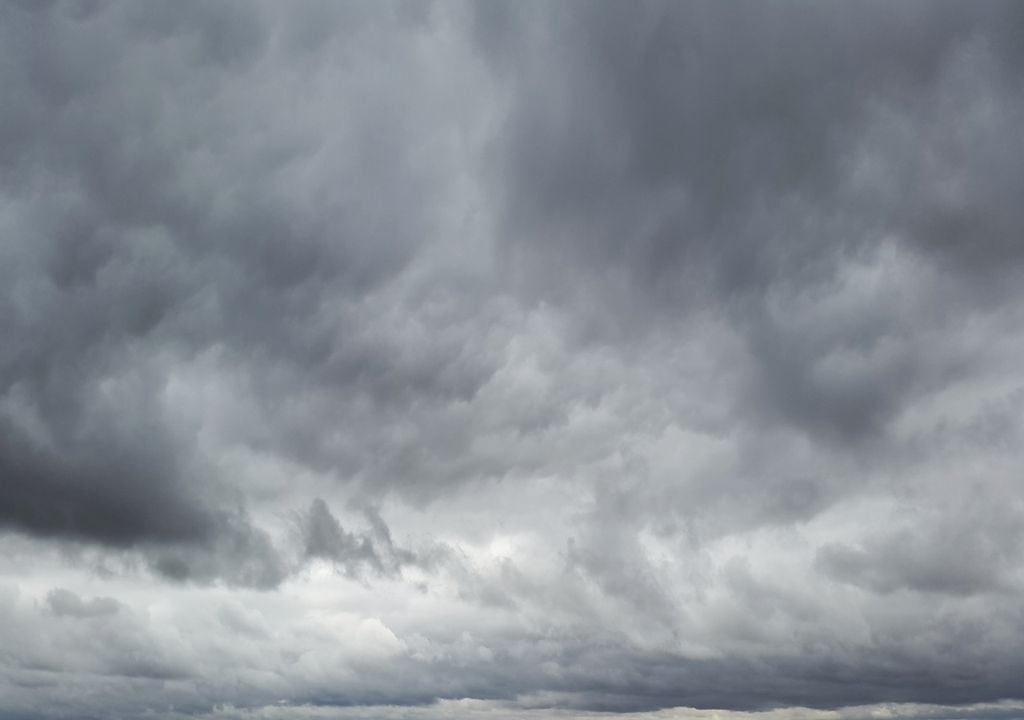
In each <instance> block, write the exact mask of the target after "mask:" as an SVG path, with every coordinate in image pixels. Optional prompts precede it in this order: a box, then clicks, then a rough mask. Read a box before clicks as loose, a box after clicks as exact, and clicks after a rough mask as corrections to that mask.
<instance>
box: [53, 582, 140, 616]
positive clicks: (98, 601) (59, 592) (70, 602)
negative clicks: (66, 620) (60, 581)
mask: <svg viewBox="0 0 1024 720" xmlns="http://www.w3.org/2000/svg"><path fill="white" fill-rule="evenodd" d="M46 602H47V604H48V605H49V606H50V610H52V611H53V613H54V614H55V615H67V616H70V617H77V618H92V617H103V616H104V615H113V614H115V613H116V612H117V611H118V610H119V609H120V608H121V603H119V602H118V601H117V600H115V599H114V598H111V597H94V598H92V599H91V600H88V601H86V600H83V599H82V598H80V597H79V596H78V595H76V594H75V593H73V592H72V591H70V590H66V589H64V588H54V589H53V590H51V591H50V592H49V593H48V594H47V595H46Z"/></svg>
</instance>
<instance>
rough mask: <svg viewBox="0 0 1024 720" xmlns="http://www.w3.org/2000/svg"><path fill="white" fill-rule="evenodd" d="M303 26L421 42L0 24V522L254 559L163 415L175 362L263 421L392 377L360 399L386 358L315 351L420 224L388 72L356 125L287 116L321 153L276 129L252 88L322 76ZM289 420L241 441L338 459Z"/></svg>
mask: <svg viewBox="0 0 1024 720" xmlns="http://www.w3.org/2000/svg"><path fill="white" fill-rule="evenodd" d="M307 11H308V12H309V13H313V14H317V13H318V14H319V15H321V16H323V17H322V20H323V22H324V23H326V24H327V26H328V27H330V28H332V29H331V33H332V35H335V39H336V40H339V39H340V40H344V39H345V36H346V35H347V34H349V33H352V34H353V35H356V34H363V35H365V36H369V37H370V38H371V39H370V40H365V39H364V40H361V41H360V42H370V43H372V42H374V41H373V39H372V36H374V35H375V34H376V33H380V32H382V31H383V30H386V29H387V28H388V27H391V26H392V23H395V24H397V27H398V29H399V32H408V33H409V34H410V37H412V36H414V35H415V32H416V27H417V25H416V23H415V22H413V19H411V18H407V17H405V15H402V14H398V15H394V14H393V13H392V11H391V9H390V8H381V9H379V10H378V9H372V8H369V7H356V6H345V7H341V6H333V5H322V6H320V5H314V4H308V5H307V6H306V7H305V9H304V11H303V12H301V13H296V14H294V16H293V14H290V13H284V14H282V15H281V17H279V18H277V20H278V21H280V22H276V23H275V21H274V19H273V18H271V17H270V15H272V14H273V13H270V12H264V11H262V10H260V9H259V8H254V7H251V6H248V7H246V6H243V5H240V4H237V3H234V4H232V3H217V4H214V5H208V4H204V3H187V4H183V5H181V6H176V7H175V8H173V9H171V8H170V7H162V6H150V7H141V6H131V5H110V4H105V3H98V4H88V3H84V4H79V3H55V4H51V5H45V6H44V5H39V6H22V5H15V4H10V5H7V6H6V7H5V8H3V10H2V11H0V12H2V13H3V18H4V22H3V25H4V30H3V36H4V39H3V50H2V53H3V56H4V62H3V64H2V66H3V67H2V70H0V73H2V78H3V79H2V82H3V84H4V87H5V96H6V100H5V102H4V104H3V109H2V110H0V137H2V140H0V146H2V147H3V148H4V150H3V153H4V155H3V162H2V165H0V175H2V178H3V187H4V197H5V199H6V204H5V211H4V230H3V232H4V237H5V242H4V245H3V248H2V266H3V268H2V270H0V276H2V281H3V287H4V290H3V291H2V293H3V294H2V296H0V333H2V335H3V336H4V337H5V338H6V339H7V341H6V342H5V343H4V345H3V349H2V350H0V391H2V392H3V393H4V394H5V395H6V397H7V398H8V400H9V403H10V404H9V409H10V412H9V413H8V414H7V415H5V417H4V418H3V419H2V422H3V433H2V437H3V444H2V448H0V482H2V483H3V486H2V487H3V493H4V497H5V502H4V503H3V504H2V509H0V523H2V524H3V525H4V526H7V527H10V528H14V529H17V530H20V531H26V532H30V533H33V534H36V535H39V536H41V537H58V538H65V539H73V538H82V539H86V540H92V541H96V542H100V543H104V544H108V545H111V546H117V547H126V546H139V545H166V544H178V543H185V544H186V545H188V544H198V545H205V546H208V547H214V546H216V547H219V548H233V549H231V550H224V551H223V552H222V551H221V550H214V551H212V552H213V555H220V554H223V553H227V555H233V554H235V552H236V550H237V552H238V553H242V554H244V553H247V552H257V553H263V552H264V550H263V548H264V547H265V546H266V541H265V540H262V539H259V538H260V537H261V536H260V531H259V530H258V529H256V528H247V527H246V524H247V523H248V520H247V519H246V517H245V515H244V513H243V514H239V513H236V512H235V511H234V509H233V506H234V505H235V504H236V503H237V502H238V497H237V496H236V495H235V490H234V489H232V486H234V485H236V483H235V480H236V479H225V478H223V477H215V475H214V473H212V472H211V471H210V469H209V467H205V466H203V463H204V460H203V458H201V457H198V456H197V455H196V453H197V447H196V439H195V437H194V436H192V437H190V435H189V433H188V432H187V431H186V432H184V433H182V432H180V429H179V428H176V427H174V425H173V422H172V421H171V420H169V419H168V418H166V416H165V407H166V405H165V403H164V401H163V400H162V397H164V396H165V393H166V391H167V387H168V383H169V382H170V381H171V373H172V372H173V371H174V370H175V368H176V367H177V366H179V364H180V363H182V362H189V361H193V360H195V359H196V357H197V355H198V354H200V353H204V352H217V353H223V356H224V362H225V364H227V365H230V364H232V363H236V365H235V371H236V372H237V373H238V374H239V375H240V376H241V378H242V380H243V381H246V380H248V379H249V378H254V379H253V380H252V382H253V383H254V386H256V387H254V390H255V391H256V392H258V393H259V394H258V395H257V396H256V397H255V407H256V408H257V412H263V411H266V412H267V413H268V415H267V416H268V417H272V413H270V412H269V411H270V408H272V407H280V405H281V403H282V402H283V401H284V400H285V399H286V398H295V397H296V396H297V395H302V394H305V395H308V394H309V393H308V390H305V389H303V388H300V387H299V386H300V385H308V384H309V383H312V384H313V385H321V386H324V387H330V388H333V390H331V392H342V390H343V389H344V388H346V387H355V390H354V391H352V392H362V391H363V390H365V391H366V392H368V393H369V394H370V395H371V397H373V396H378V395H381V396H389V395H390V396H393V395H394V390H393V389H392V388H391V387H388V386H386V385H387V382H399V383H400V382H405V380H403V378H400V377H396V378H393V380H392V379H391V378H388V379H386V382H385V386H383V387H378V386H377V385H378V384H379V381H378V380H377V379H374V378H373V377H370V376H368V375H367V372H376V371H374V370H373V368H375V367H379V366H381V365H382V364H383V363H384V362H386V361H387V358H385V357H383V356H375V355H374V353H375V352H376V351H375V350H374V349H373V348H370V349H368V350H365V351H361V350H359V349H358V348H357V347H351V348H350V347H347V345H345V343H344V342H343V346H342V348H341V349H340V350H336V349H335V348H334V347H332V346H334V345H335V344H336V343H337V338H338V337H339V336H340V337H342V338H346V336H348V335H352V336H358V335H359V334H360V333H361V332H362V331H361V329H360V328H358V327H355V328H346V327H344V320H343V319H332V318H327V317H324V313H325V312H328V311H333V309H343V308H344V306H345V305H346V303H351V301H352V299H353V298H358V297H360V295H361V293H365V292H367V291H369V290H371V289H372V288H373V287H375V286H376V285H377V284H379V283H380V282H381V281H382V280H383V279H386V278H388V277H390V276H392V275H393V274H394V273H395V272H397V271H398V270H400V269H401V268H402V267H403V266H404V264H405V263H406V262H407V260H408V258H409V257H410V256H411V253H412V252H413V250H414V248H415V246H416V244H417V243H418V242H420V241H421V237H420V235H421V234H423V233H424V228H425V227H426V226H427V225H429V223H430V217H429V212H428V211H427V210H424V209H423V208H424V205H423V203H424V202H425V201H426V198H427V197H428V196H429V195H430V190H429V188H428V186H427V182H428V178H429V173H430V172H432V170H431V169H430V168H429V167H419V168H417V167H412V166H411V165H410V164H409V161H408V160H407V155H408V154H409V153H411V152H412V151H414V150H415V149H416V148H415V147H414V145H415V143H416V142H417V138H416V134H415V132H413V129H414V128H413V126H412V125H411V123H412V120H411V118H410V117H409V115H408V114H407V113H403V112H401V105H402V103H403V102H406V100H405V96H406V92H405V87H404V85H403V84H402V83H404V79H401V78H398V77H392V78H391V79H388V78H386V77H384V76H381V77H380V79H381V80H382V81H383V82H384V83H388V82H390V83H391V85H392V87H391V88H390V89H388V88H384V87H380V88H375V89H374V92H373V93H371V94H369V95H366V96H365V97H363V98H362V99H361V100H360V101H359V106H358V112H355V111H353V108H352V107H349V105H348V103H347V101H343V100H339V101H338V104H337V105H335V104H334V102H333V101H332V100H331V98H330V97H329V96H321V97H319V98H318V101H319V102H320V103H321V106H322V107H321V108H320V111H319V112H318V111H317V110H316V109H315V108H312V109H311V108H308V107H307V108H306V113H307V114H306V115H305V116H304V117H307V118H313V121H315V122H320V123H327V126H328V127H330V126H335V127H337V128H338V129H339V132H338V134H337V136H336V137H335V138H333V139H332V138H329V137H324V136H323V135H322V134H321V133H322V132H323V130H325V129H326V128H324V127H315V128H309V127H305V126H304V125H303V121H302V118H300V117H299V116H298V115H296V116H294V117H288V116H287V114H281V113H277V112H274V111H276V110H277V109H278V108H280V107H281V106H282V104H283V105H286V106H287V105H289V104H291V105H294V106H295V107H296V108H297V107H298V106H299V105H301V104H302V99H301V97H291V98H288V97H278V96H276V95H274V94H273V93H271V92H269V91H268V89H269V88H270V87H271V84H273V83H277V84H280V85H281V86H282V87H287V86H289V85H290V84H292V83H295V82H296V79H297V78H299V77H308V76H309V74H310V73H315V72H322V71H323V65H322V64H320V63H319V62H318V60H317V59H316V58H315V57H314V58H310V57H304V56H303V55H302V53H304V52H306V51H307V50H308V49H309V48H308V43H307V42H306V40H304V39H303V38H304V37H305V34H307V33H308V32H310V31H311V30H312V28H313V26H315V25H316V24H317V23H315V22H312V23H311V22H310V19H311V17H313V15H311V14H307ZM314 11H315V12H314ZM394 41H395V40H394V39H391V40H389V42H394ZM353 45H356V42H355V41H353ZM364 72H366V68H364V67H362V66H359V67H355V68H351V69H350V70H348V71H346V70H345V69H343V68H342V69H339V75H338V76H336V79H342V80H343V79H344V78H345V77H346V76H348V77H349V79H350V82H351V84H352V85H354V86H355V89H354V90H353V92H354V93H355V94H356V95H358V94H359V92H360V90H359V87H358V86H359V84H360V83H362V82H364V80H363V77H362V75H361V74H362V73H364ZM374 72H376V70H374ZM264 83H266V84H264ZM300 92H301V90H300ZM321 162H322V163H323V164H321ZM352 344H353V345H354V344H355V343H352ZM382 352H385V353H386V352H387V350H386V349H383V350H382ZM360 353H361V356H362V357H363V358H364V359H363V360H362V361H359V360H358V357H356V356H359V355H360ZM367 353H370V354H369V355H368V354H367ZM346 358H354V359H351V360H347V359H346ZM410 372H413V373H415V372H417V370H416V369H415V368H413V369H411V370H410ZM426 372H428V373H432V372H433V371H432V370H430V369H427V370H426ZM409 382H413V383H417V382H422V383H425V384H427V385H429V384H430V383H432V382H434V381H433V379H432V378H430V377H424V378H422V379H418V378H412V379H411V380H409ZM360 388H363V390H360ZM264 403H266V405H264ZM313 413H315V408H310V409H309V415H308V417H309V418H313ZM285 422H287V421H285ZM301 422H302V424H301V425H299V426H296V427H291V428H289V427H287V426H285V427H271V428H269V429H268V432H264V433H260V432H259V431H258V430H257V431H254V432H251V433H249V434H248V435H247V436H246V437H243V438H241V441H242V442H245V443H250V444H252V445H261V444H264V443H269V445H270V449H271V450H273V451H280V452H284V453H290V454H293V455H296V456H298V457H299V458H300V461H301V462H304V463H310V464H313V465H316V466H319V467H324V466H330V465H332V464H334V463H336V462H337V457H336V456H334V455H332V454H330V453H329V452H326V451H324V450H322V449H320V447H318V435H319V433H317V432H311V431H310V428H309V427H308V426H307V425H306V423H307V422H308V419H307V417H303V418H302V420H301ZM313 422H314V423H316V422H319V419H314V420H313ZM260 423H270V424H271V425H272V424H273V422H272V421H270V420H266V421H261V420H260V419H254V420H253V422H252V424H260ZM243 502H244V500H243ZM186 565H188V564H187V563H185V562H184V560H183V559H182V558H180V557H178V556H177V555H174V553H172V556H162V557H161V559H160V560H159V561H158V562H157V563H156V566H157V567H158V568H159V569H160V570H161V572H164V573H165V574H168V575H171V576H175V577H178V576H181V577H185V576H188V577H193V576H195V575H196V572H197V571H196V569H195V568H191V569H188V568H187V567H186ZM214 572H215V573H219V571H214ZM268 572H269V571H268ZM199 574H200V575H204V574H208V572H207V571H200V572H199ZM257 575H258V576H260V577H264V576H266V577H274V576H275V573H274V572H270V574H269V575H266V573H263V572H262V571H261V572H259V573H257ZM261 582H262V581H261Z"/></svg>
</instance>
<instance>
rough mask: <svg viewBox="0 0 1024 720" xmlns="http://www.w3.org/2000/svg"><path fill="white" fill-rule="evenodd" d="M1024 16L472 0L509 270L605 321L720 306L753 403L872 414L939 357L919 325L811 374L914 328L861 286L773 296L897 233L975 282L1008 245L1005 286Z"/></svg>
mask: <svg viewBox="0 0 1024 720" xmlns="http://www.w3.org/2000/svg"><path fill="white" fill-rule="evenodd" d="M1021 23H1022V18H1021V14H1020V11H1019V8H1018V7H1017V6H1016V5H1014V4H1013V3H978V4H972V5H967V4H963V3H959V4H957V3H914V2H911V3H901V4H900V5H899V6H893V5H892V4H890V3H858V4H853V3H847V4H840V5H833V6H823V5H820V4H815V3H801V2H774V3H753V2H751V3H744V2H737V3H726V4H721V3H687V4H683V5H680V4H675V3H641V4H639V5H615V4H605V3H597V4H593V3H579V4H571V3H570V4H561V5H559V6H558V7H551V6H549V5H546V4H543V3H522V4H518V5H516V6H509V5H498V6H495V7H484V8H480V10H479V12H478V13H477V22H476V32H477V41H478V43H479V45H480V47H481V51H482V52H483V53H484V55H485V56H486V57H488V58H489V60H490V62H491V63H492V65H493V67H494V68H495V70H496V73H497V75H498V76H499V77H500V78H501V79H502V81H503V82H504V83H506V84H507V85H508V86H509V87H510V88H511V90H510V92H511V93H513V96H514V98H515V101H514V102H512V103H511V104H510V111H509V114H508V117H507V120H506V124H505V126H504V128H503V132H502V136H501V138H500V140H499V141H498V142H497V144H496V146H495V148H494V150H493V155H492V158H491V162H492V167H493V169H494V171H493V183H494V187H495V188H496V190H497V192H498V193H499V194H500V196H501V197H503V199H504V200H503V204H502V207H503V220H504V221H503V224H502V226H501V231H502V233H503V236H504V238H505V240H506V242H507V252H508V254H509V256H510V258H511V259H512V260H513V261H515V264H517V265H518V266H519V267H521V271H520V276H521V278H523V279H522V280H521V281H520V282H522V283H523V284H525V286H526V287H527V288H529V291H530V292H538V291H539V292H543V293H546V294H548V295H549V296H553V297H556V298H557V297H562V298H568V299H569V300H570V301H574V302H576V303H577V304H578V306H579V307H580V308H582V315H583V317H584V318H585V322H589V323H590V324H592V325H593V324H594V323H597V327H603V328H607V327H608V322H607V320H606V319H605V318H600V317H598V319H596V320H595V319H593V318H592V317H590V316H592V315H597V316H600V315H602V314H603V315H608V314H611V315H612V316H620V317H623V318H624V322H622V321H620V323H619V328H617V329H616V332H621V329H622V328H626V329H628V330H629V331H631V332H635V331H636V330H637V329H638V328H649V329H652V330H653V331H654V332H658V331H659V329H660V328H662V327H664V323H665V322H667V321H668V320H669V319H670V318H672V317H678V316H679V314H680V313H686V312H688V311H692V310H693V309H694V308H703V307H707V306H711V307H720V308H722V309H723V310H724V311H725V312H728V313H731V314H732V315H733V316H734V318H735V322H736V324H737V326H738V328H739V330H740V332H742V333H743V334H744V335H745V336H746V337H747V338H748V341H749V351H750V353H751V356H752V357H751V360H752V366H751V372H752V373H753V378H752V382H753V383H754V385H756V386H757V387H756V390H755V392H754V394H753V398H752V401H753V403H754V405H759V406H761V408H762V409H764V410H765V411H766V412H767V414H768V415H769V417H774V419H783V420H785V421H788V422H792V423H795V424H797V425H799V426H801V427H803V428H805V429H807V430H809V431H810V432H820V433H822V434H823V435H825V436H826V437H828V436H831V437H832V438H838V439H842V440H858V439H861V438H864V437H865V436H873V435H877V434H878V433H879V432H880V431H881V430H882V428H883V426H884V424H885V423H886V422H887V420H888V419H889V418H890V417H891V416H892V415H893V414H894V412H895V411H896V410H898V408H899V407H900V406H901V404H902V403H903V402H905V401H906V400H907V399H908V397H909V396H911V395H913V394H914V392H915V391H916V389H917V386H916V384H915V383H914V382H913V380H912V378H913V377H914V376H915V375H917V374H919V373H925V374H927V373H929V372H931V370H930V369H929V368H927V367H925V366H926V363H925V362H924V361H923V360H922V358H921V357H918V356H917V353H918V352H919V351H920V350H921V346H920V345H919V344H915V345H914V347H913V348H908V352H907V353H903V354H902V356H901V357H896V358H893V359H891V360H890V361H888V362H886V363H885V364H884V365H882V366H879V367H870V366H868V367H867V368H866V369H865V370H863V371H861V372H860V373H859V374H858V375H853V376H846V377H827V378H822V379H821V380H820V381H819V380H818V378H817V377H816V376H817V375H818V372H817V368H816V365H818V364H819V363H820V362H822V361H823V360H828V357H829V355H831V354H833V353H834V352H836V351H842V350H846V349H848V348H849V349H852V351H853V352H859V353H864V354H870V352H871V350H872V348H874V347H876V346H877V345H878V343H880V342H882V341H884V340H885V339H886V338H887V337H890V336H891V335H892V333H893V332H905V331H906V330H905V329H904V328H902V327H898V326H897V327H893V326H892V324H891V323H892V321H891V320H889V319H886V318H885V317H884V315H881V316H879V315H874V311H875V309H874V308H871V307H866V308H865V310H867V311H870V312H871V313H872V314H871V315H868V316H865V317H856V316H854V317H847V318H843V320H844V321H845V323H846V324H844V325H841V326H838V327H837V328H836V329H835V331H833V330H832V329H831V328H808V327H801V326H795V327H794V326H792V325H790V318H789V317H787V316H785V315H783V316H772V314H771V311H770V308H771V303H772V301H773V300H775V299H776V298H777V297H779V296H782V297H786V296H790V297H796V298H798V299H800V298H806V297H807V296H813V295H815V294H818V293H832V292H834V291H835V289H836V288H835V287H834V286H835V283H836V275H837V273H841V272H842V270H843V267H844V266H845V265H846V264H848V263H851V262H852V263H857V262H861V261H863V259H864V258H865V257H871V256H872V255H874V254H875V253H876V252H878V248H879V247H881V246H882V243H883V242H884V241H887V239H889V238H898V241H899V242H902V243H906V246H907V251H908V252H911V253H916V252H922V253H924V254H925V257H924V259H923V262H925V263H927V262H930V261H932V260H935V261H936V262H939V263H941V264H942V265H943V266H946V267H947V268H951V269H952V271H953V272H954V274H959V266H960V265H967V264H969V265H971V266H974V267H983V268H985V270H984V272H983V273H982V274H981V275H980V276H977V275H976V276H974V277H972V278H969V279H968V281H969V282H970V283H971V284H972V285H975V286H976V287H974V288H972V290H971V291H970V292H971V293H974V294H986V293H988V292H989V289H990V288H991V287H992V285H993V281H994V280H996V277H995V276H994V273H996V272H997V271H998V269H999V266H1000V265H1003V266H1004V267H1005V265H1006V264H1009V266H1010V272H1011V273H1012V275H1011V278H1010V279H1009V280H1004V281H1002V282H1001V283H1000V284H1001V285H1003V286H1004V287H1005V286H1006V284H1007V283H1009V287H1011V288H1012V287H1013V279H1012V278H1014V277H1016V276H1017V274H1018V273H1019V267H1020V264H1019V261H1020V260H1021V256H1020V254H1019V252H1017V249H1019V247H1020V243H1019V242H1018V241H1017V239H1016V238H1017V236H1018V235H1019V234H1020V230H1021V228H1022V227H1024V226H1022V223H1024V214H1022V213H1021V212H1020V211H1019V204H1018V203H1015V202H1013V201H1011V200H1009V198H1010V197H1011V196H1015V195H1016V194H1019V193H1017V192H1016V190H1015V189H1016V188H1017V187H1018V186H1019V185H1020V182H1021V174H1020V173H1019V172H1018V170H1019V167H1020V163H1019V162H1018V161H1019V159H1020V158H1021V157H1022V156H1024V152H1022V151H1021V148H1019V147H1018V146H1017V140H1016V138H1017V135H1018V134H1017V133H1014V132H1012V131H1010V129H1009V128H1010V127H1012V126H1015V125H1016V124H1017V122H1018V118H1019V117H1020V114H1021V112H1022V105H1021V100H1020V98H1021V88H1020V84H1019V67H1020V62H1021V55H1020V52H1019V48H1018V45H1019V43H1017V42H1016V41H1015V40H1014V39H1013V37H1012V31H1010V30H1009V28H1014V27H1016V28H1019V27H1021ZM890 134H891V136H890ZM567 277H569V278H579V279H578V281H576V282H571V281H570V282H566V278H567ZM538 278H539V279H538ZM581 287H585V288H587V291H586V293H585V294H582V295H581V294H579V289H580V288H581ZM595 287H596V288H598V289H599V290H600V288H602V287H603V291H602V292H595V290H594V289H595ZM595 299H597V301H598V303H599V306H600V309H599V310H592V309H589V308H592V307H593V305H594V303H595ZM907 320H908V321H909V322H910V323H918V322H920V321H921V320H922V319H921V318H917V317H909V318H907ZM925 321H926V322H930V321H931V320H925ZM851 323H853V324H855V327H856V330H855V331H854V333H853V334H852V335H851V334H850V332H849V331H850V324H851ZM833 332H835V333H836V334H837V335H839V336H841V339H839V338H837V337H832V336H831V335H832V333H833ZM840 343H841V345H840ZM925 352H927V351H925Z"/></svg>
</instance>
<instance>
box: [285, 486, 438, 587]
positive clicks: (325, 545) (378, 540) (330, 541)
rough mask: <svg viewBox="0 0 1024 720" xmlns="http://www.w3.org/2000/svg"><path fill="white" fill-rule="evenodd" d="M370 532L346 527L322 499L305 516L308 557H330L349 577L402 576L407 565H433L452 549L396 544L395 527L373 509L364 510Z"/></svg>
mask: <svg viewBox="0 0 1024 720" xmlns="http://www.w3.org/2000/svg"><path fill="white" fill-rule="evenodd" d="M363 514H364V515H365V518H366V520H367V521H368V522H369V524H370V531H369V532H367V533H357V532H352V531H349V530H345V528H343V527H342V525H341V523H340V522H339V521H338V519H337V518H336V517H335V516H334V514H333V513H331V510H330V508H329V507H328V506H327V503H326V502H324V500H323V499H322V498H315V499H314V500H313V503H312V504H311V505H310V508H309V511H308V512H307V513H306V514H305V515H304V516H303V517H302V519H301V525H302V533H303V538H304V541H305V556H306V557H307V558H310V559H316V558H318V559H323V560H329V561H331V562H332V563H334V565H335V567H337V568H339V569H340V570H341V571H342V572H343V573H344V574H345V575H346V576H349V577H353V578H358V577H362V576H363V575H364V574H365V573H366V572H367V571H370V572H371V573H373V574H375V575H378V576H384V577H395V576H397V575H400V574H401V572H402V568H403V567H405V566H418V567H431V566H433V565H435V564H436V563H437V562H439V561H441V560H443V559H445V558H446V557H447V555H448V554H449V551H448V548H445V547H443V546H440V545H434V546H432V547H430V548H428V549H426V551H425V552H422V553H417V552H414V551H413V550H410V549H407V548H403V547H401V546H399V545H396V544H395V542H394V540H393V539H392V537H391V529H390V528H389V527H388V526H387V523H385V522H384V520H383V518H381V516H380V513H379V512H377V510H375V509H373V508H366V509H364V511H363Z"/></svg>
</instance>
